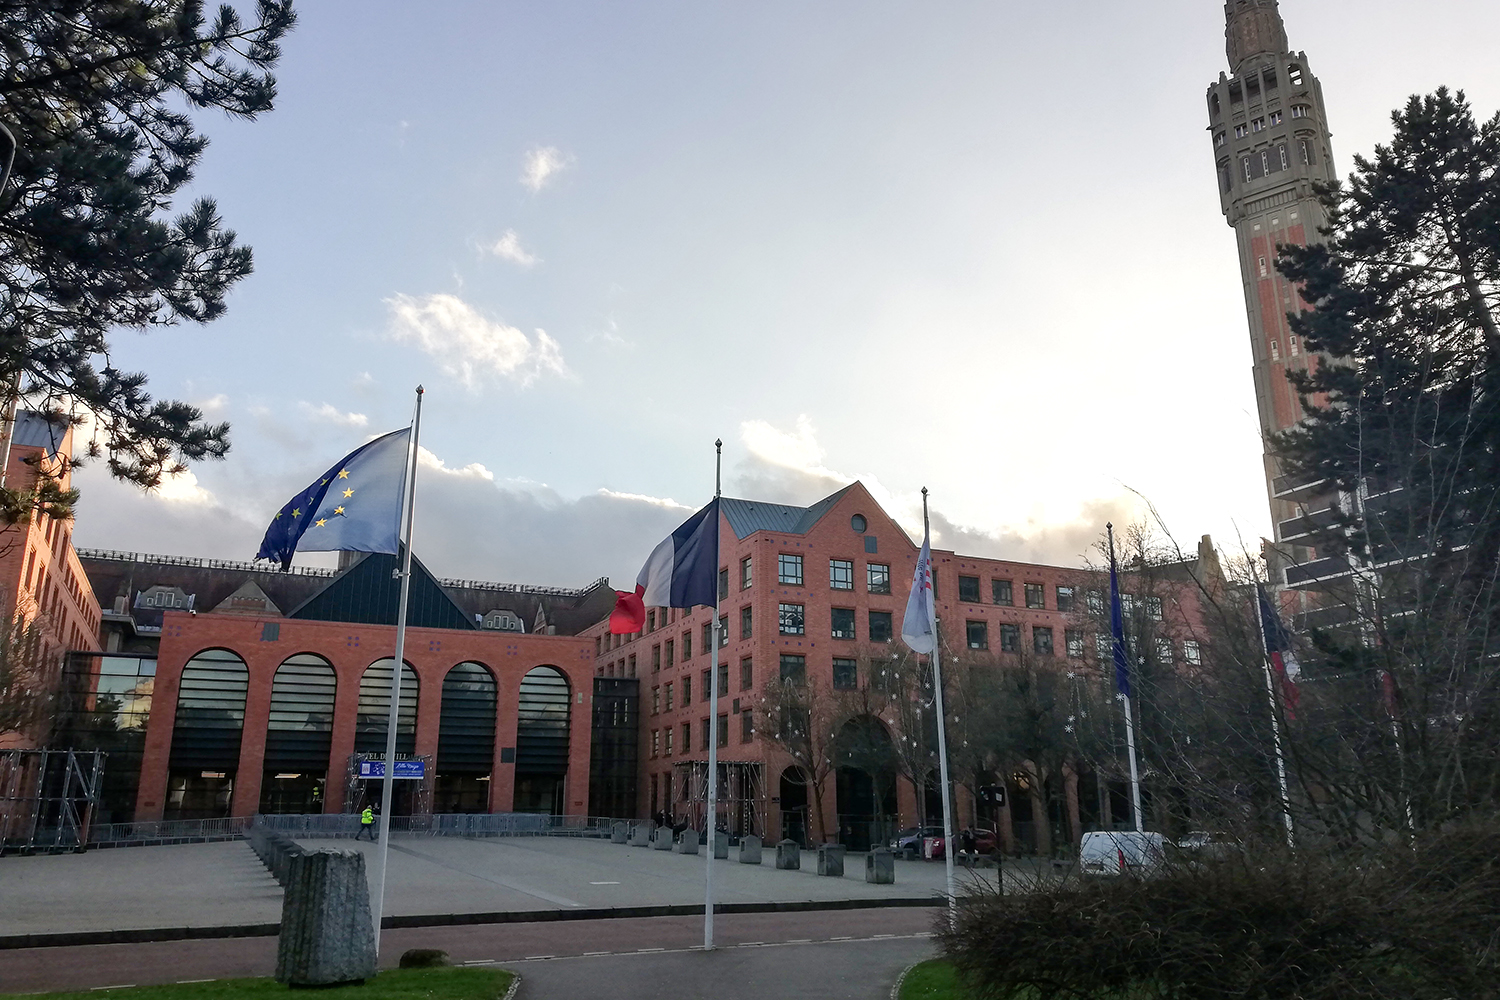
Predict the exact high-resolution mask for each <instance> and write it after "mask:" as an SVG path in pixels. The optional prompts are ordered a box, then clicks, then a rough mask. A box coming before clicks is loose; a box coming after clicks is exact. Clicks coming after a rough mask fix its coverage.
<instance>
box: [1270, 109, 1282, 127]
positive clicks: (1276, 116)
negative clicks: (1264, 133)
mask: <svg viewBox="0 0 1500 1000" xmlns="http://www.w3.org/2000/svg"><path fill="white" fill-rule="evenodd" d="M1270 119H1271V124H1272V125H1280V124H1281V112H1280V111H1272V112H1271V114H1270Z"/></svg>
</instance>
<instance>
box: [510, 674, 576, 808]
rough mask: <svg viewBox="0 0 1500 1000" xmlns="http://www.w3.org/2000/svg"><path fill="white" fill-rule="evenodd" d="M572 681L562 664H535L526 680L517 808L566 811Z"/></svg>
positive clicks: (518, 744) (520, 722)
mask: <svg viewBox="0 0 1500 1000" xmlns="http://www.w3.org/2000/svg"><path fill="white" fill-rule="evenodd" d="M570 697H571V691H570V688H569V686H568V679H567V677H565V676H564V675H563V673H562V671H560V670H558V669H557V668H556V667H533V668H532V669H531V670H529V671H527V673H526V676H525V677H524V678H522V679H521V701H520V704H519V706H518V707H517V713H516V715H517V725H516V792H515V806H514V809H515V811H516V812H539V813H551V814H553V815H554V816H558V815H561V814H562V812H563V779H564V777H566V775H567V772H568V741H569V699H570Z"/></svg>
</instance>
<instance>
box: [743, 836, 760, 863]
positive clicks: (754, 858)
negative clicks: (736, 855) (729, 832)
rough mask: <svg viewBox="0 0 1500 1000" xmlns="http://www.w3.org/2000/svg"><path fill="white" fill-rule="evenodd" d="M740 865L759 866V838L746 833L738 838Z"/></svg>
mask: <svg viewBox="0 0 1500 1000" xmlns="http://www.w3.org/2000/svg"><path fill="white" fill-rule="evenodd" d="M740 864H742V865H758V864H760V838H759V837H757V836H756V835H755V834H753V833H747V834H745V835H744V836H743V837H741V838H740Z"/></svg>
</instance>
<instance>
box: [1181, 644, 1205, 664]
mask: <svg viewBox="0 0 1500 1000" xmlns="http://www.w3.org/2000/svg"><path fill="white" fill-rule="evenodd" d="M1182 658H1183V660H1184V661H1186V662H1187V664H1188V665H1189V666H1192V667H1198V666H1202V665H1203V648H1202V647H1201V646H1199V645H1198V643H1197V642H1196V641H1195V640H1193V639H1187V640H1185V641H1184V642H1183V644H1182Z"/></svg>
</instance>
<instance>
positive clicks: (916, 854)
mask: <svg viewBox="0 0 1500 1000" xmlns="http://www.w3.org/2000/svg"><path fill="white" fill-rule="evenodd" d="M942 835H943V828H942V827H940V826H909V827H907V828H906V829H905V830H902V831H901V832H900V833H898V834H896V835H895V836H894V837H892V838H891V843H890V848H891V850H892V851H895V852H896V853H897V854H899V855H901V856H902V857H903V858H905V859H906V860H908V861H912V860H915V859H916V858H920V857H921V856H922V838H923V837H941V836H942Z"/></svg>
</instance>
